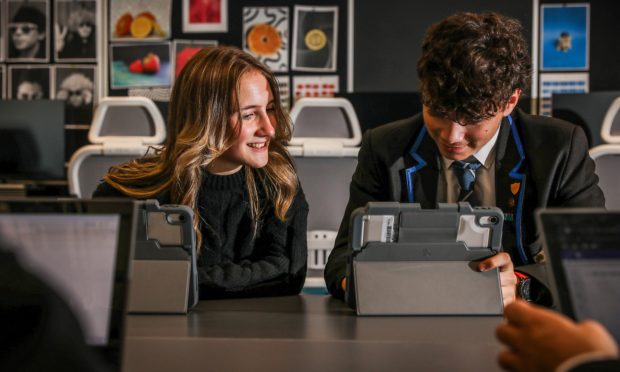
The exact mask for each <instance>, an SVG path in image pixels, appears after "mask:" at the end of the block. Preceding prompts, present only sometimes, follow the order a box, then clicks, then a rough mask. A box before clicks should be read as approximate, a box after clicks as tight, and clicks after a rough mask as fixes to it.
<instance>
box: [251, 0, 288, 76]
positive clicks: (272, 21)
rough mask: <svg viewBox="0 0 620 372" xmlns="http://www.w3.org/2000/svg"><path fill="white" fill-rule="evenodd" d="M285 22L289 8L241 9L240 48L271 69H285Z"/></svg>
mask: <svg viewBox="0 0 620 372" xmlns="http://www.w3.org/2000/svg"><path fill="white" fill-rule="evenodd" d="M288 25H289V15H288V7H269V8H266V7H246V8H243V50H244V51H246V52H248V53H250V54H251V55H253V56H254V57H256V59H258V60H259V61H261V62H262V63H264V64H265V65H266V66H267V67H269V68H270V69H271V71H274V72H286V71H288V50H289V42H288V29H289V26H288Z"/></svg>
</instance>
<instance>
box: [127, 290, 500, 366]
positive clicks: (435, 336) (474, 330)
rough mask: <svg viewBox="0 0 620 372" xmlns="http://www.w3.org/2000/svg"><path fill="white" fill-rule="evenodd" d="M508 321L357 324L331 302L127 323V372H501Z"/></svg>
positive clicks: (275, 300) (221, 309)
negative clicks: (500, 337) (503, 328)
mask: <svg viewBox="0 0 620 372" xmlns="http://www.w3.org/2000/svg"><path fill="white" fill-rule="evenodd" d="M501 320H502V319H501V317H493V316H490V317H488V316H487V317H482V316H474V317H357V316H356V315H355V312H354V311H353V310H351V309H349V308H348V307H346V305H345V304H344V303H343V302H341V301H339V300H336V299H333V298H331V297H329V296H313V295H301V296H291V297H272V298H254V299H240V300H217V301H202V302H200V303H199V304H198V306H197V307H196V308H195V309H194V310H193V311H192V312H191V313H190V314H189V315H187V316H177V315H161V316H155V315H130V316H128V319H127V331H126V341H125V352H124V362H123V367H124V368H123V371H131V372H133V371H149V372H157V371H166V372H170V371H178V372H191V371H201V372H206V371H217V372H220V371H253V372H260V371H269V372H272V371H294V372H301V371H320V372H323V371H338V372H346V371H355V372H363V371H449V370H458V371H498V370H499V367H498V366H497V362H496V358H497V353H498V352H499V350H500V348H501V346H500V345H499V343H498V342H497V341H496V340H495V327H496V326H497V325H498V324H499V323H500V322H501Z"/></svg>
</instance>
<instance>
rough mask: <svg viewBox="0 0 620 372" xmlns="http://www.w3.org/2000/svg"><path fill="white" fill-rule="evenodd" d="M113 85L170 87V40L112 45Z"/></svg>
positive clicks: (111, 73)
mask: <svg viewBox="0 0 620 372" xmlns="http://www.w3.org/2000/svg"><path fill="white" fill-rule="evenodd" d="M110 61H111V63H110V87H111V88H112V89H119V88H136V87H161V86H170V84H171V80H172V79H171V78H172V70H171V63H170V43H169V42H166V43H146V44H121V45H111V46H110Z"/></svg>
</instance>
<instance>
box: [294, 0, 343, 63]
mask: <svg viewBox="0 0 620 372" xmlns="http://www.w3.org/2000/svg"><path fill="white" fill-rule="evenodd" d="M294 23H295V25H296V26H295V30H294V33H293V62H292V63H293V70H299V71H336V66H337V65H336V56H337V51H338V47H337V45H336V44H337V40H338V7H337V6H322V7H309V6H295V22H294Z"/></svg>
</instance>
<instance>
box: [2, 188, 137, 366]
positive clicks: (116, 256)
mask: <svg viewBox="0 0 620 372" xmlns="http://www.w3.org/2000/svg"><path fill="white" fill-rule="evenodd" d="M135 211H136V204H135V203H134V202H133V201H132V200H130V199H107V200H77V199H50V198H47V199H45V198H28V199H10V198H0V237H1V238H2V240H3V241H4V242H6V244H7V248H8V249H9V250H11V251H12V252H13V253H14V254H15V256H16V257H17V259H18V261H19V262H20V264H21V265H22V266H23V267H24V268H25V269H26V270H28V271H30V272H32V273H33V274H35V275H37V276H38V277H40V278H41V279H43V281H44V282H45V283H47V284H48V285H49V286H50V287H51V288H52V289H54V290H55V291H56V292H57V293H58V294H59V295H60V297H61V298H63V299H64V301H65V302H66V303H67V304H68V305H69V307H70V308H71V310H72V311H73V313H74V314H75V315H76V317H77V319H78V321H79V323H80V325H81V327H82V330H83V331H84V336H85V341H86V343H87V344H88V345H90V346H91V347H92V348H93V349H95V350H97V351H99V352H100V353H101V354H102V356H103V357H104V358H105V359H106V360H107V361H108V362H109V363H110V364H112V365H120V356H121V351H122V347H121V346H122V341H123V333H124V332H123V325H124V315H125V312H126V300H127V294H128V280H129V270H130V262H131V261H130V259H131V257H132V256H133V247H134V244H135V239H136V218H137V213H136V212H135Z"/></svg>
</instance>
